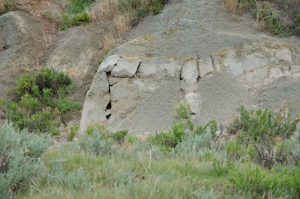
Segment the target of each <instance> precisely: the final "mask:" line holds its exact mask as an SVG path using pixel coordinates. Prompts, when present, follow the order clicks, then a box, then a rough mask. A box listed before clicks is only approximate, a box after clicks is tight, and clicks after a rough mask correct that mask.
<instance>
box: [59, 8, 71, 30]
mask: <svg viewBox="0 0 300 199" xmlns="http://www.w3.org/2000/svg"><path fill="white" fill-rule="evenodd" d="M61 16H62V18H61V22H62V26H61V27H60V28H59V29H60V30H66V29H68V28H70V27H71V26H72V23H73V22H72V21H71V20H70V19H69V17H68V16H67V15H65V14H64V13H63V12H61Z"/></svg>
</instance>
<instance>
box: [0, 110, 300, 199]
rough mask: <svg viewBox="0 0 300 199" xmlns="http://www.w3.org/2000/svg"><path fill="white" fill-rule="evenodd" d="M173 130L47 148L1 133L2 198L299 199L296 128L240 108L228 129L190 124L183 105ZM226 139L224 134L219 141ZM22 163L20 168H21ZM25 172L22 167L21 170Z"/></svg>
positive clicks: (90, 133) (96, 134) (36, 138)
mask: <svg viewBox="0 0 300 199" xmlns="http://www.w3.org/2000/svg"><path fill="white" fill-rule="evenodd" d="M174 113H175V114H174V116H175V120H174V122H175V123H174V126H173V128H172V129H171V130H170V131H168V132H163V131H162V132H159V133H157V134H156V135H153V136H151V137H149V138H148V140H147V141H141V140H140V139H138V138H137V137H135V136H134V135H128V136H126V134H127V132H126V131H120V132H116V133H111V132H109V131H107V130H106V128H105V127H104V126H102V125H96V126H94V127H90V128H88V130H87V131H86V133H85V134H84V135H82V136H80V137H79V138H78V139H76V140H74V141H73V142H71V143H68V144H64V145H60V146H52V147H50V148H49V146H50V145H49V137H48V136H44V135H36V134H32V133H28V132H26V131H22V132H19V131H16V130H14V128H13V127H12V126H11V125H9V124H7V123H4V124H2V125H1V127H0V134H1V142H0V148H1V151H2V153H1V156H0V160H1V164H0V166H1V167H0V168H1V170H0V171H1V174H0V178H1V181H0V182H1V183H0V196H1V198H4V197H14V196H15V197H16V198H58V197H64V198H201V199H202V198H299V197H300V195H299V193H300V190H299V183H300V181H299V179H300V168H299V166H300V141H299V138H300V134H299V132H300V124H299V118H297V119H296V120H290V117H289V113H288V111H287V110H284V112H283V113H286V115H285V117H282V115H280V114H273V113H271V112H270V111H269V110H268V109H265V110H257V111H254V110H253V109H252V110H245V109H244V107H243V106H241V107H240V115H239V117H238V118H237V119H236V120H235V121H234V122H232V123H231V124H230V125H229V126H228V127H227V129H228V132H229V133H232V135H231V136H234V135H235V136H234V137H236V138H235V139H234V140H232V139H231V140H227V141H225V140H226V139H224V138H226V137H228V134H227V133H225V132H224V131H222V130H223V127H222V128H221V129H222V130H221V133H220V131H218V133H217V134H216V133H215V131H217V128H216V123H215V122H214V121H211V122H209V123H208V124H207V125H205V126H194V125H193V124H192V123H191V122H190V120H189V117H190V112H189V109H188V105H184V104H181V105H180V106H177V107H175V111H174ZM224 134H227V135H226V136H225V137H224ZM21 165H22V166H21ZM20 168H22V170H20Z"/></svg>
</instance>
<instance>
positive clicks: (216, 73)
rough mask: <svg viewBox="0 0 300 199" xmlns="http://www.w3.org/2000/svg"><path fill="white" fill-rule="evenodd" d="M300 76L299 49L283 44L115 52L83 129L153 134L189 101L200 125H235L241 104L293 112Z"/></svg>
mask: <svg viewBox="0 0 300 199" xmlns="http://www.w3.org/2000/svg"><path fill="white" fill-rule="evenodd" d="M152 39H154V38H152V37H151V36H149V37H142V38H138V39H135V40H133V41H131V42H129V43H127V44H124V45H125V46H126V45H136V43H142V44H143V43H147V42H151V40H152ZM121 48H122V46H121ZM117 52H118V51H117ZM299 80H300V49H299V48H295V47H293V46H291V45H288V44H282V43H272V42H267V43H259V44H258V43H255V44H252V45H247V44H243V45H237V46H235V47H232V48H224V49H222V50H219V51H217V52H215V53H212V54H211V55H210V56H207V57H205V58H202V59H201V58H200V59H198V58H196V59H194V58H192V57H191V58H189V59H181V58H179V57H175V56H169V57H141V56H135V55H132V54H129V55H128V54H113V55H112V54H110V56H108V57H107V58H106V60H105V61H104V62H103V63H102V64H101V65H100V67H99V69H98V71H97V73H96V75H95V77H94V79H93V83H92V86H91V88H90V90H89V91H88V93H87V96H86V100H85V103H84V106H83V111H82V117H81V122H80V128H81V132H82V131H83V130H84V129H85V128H86V127H87V126H89V125H92V124H94V123H107V124H108V126H109V127H110V128H111V129H114V130H118V129H128V130H129V131H130V132H131V133H144V134H147V133H153V132H155V131H159V130H161V129H167V128H168V127H170V126H171V125H172V122H173V119H172V117H171V113H172V110H173V106H174V104H178V103H180V102H182V103H189V104H190V105H191V112H192V113H193V117H192V120H193V121H194V122H195V123H196V124H204V123H206V122H208V121H209V120H213V119H215V120H216V121H217V122H218V123H220V122H221V123H226V122H229V121H230V120H231V119H232V117H235V115H236V113H237V109H238V107H239V105H242V104H244V105H245V106H246V107H248V108H249V107H255V108H264V107H269V108H271V109H272V110H274V111H276V110H277V111H279V110H280V108H282V107H283V106H285V105H287V106H288V108H289V110H290V111H291V112H292V113H293V114H294V115H293V116H295V114H297V113H299V112H300V108H299V107H300V101H299V99H300V83H299Z"/></svg>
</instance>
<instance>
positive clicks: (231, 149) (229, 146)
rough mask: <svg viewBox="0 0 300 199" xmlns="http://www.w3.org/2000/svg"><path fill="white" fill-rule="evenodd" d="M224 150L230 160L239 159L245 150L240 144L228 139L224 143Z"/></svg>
mask: <svg viewBox="0 0 300 199" xmlns="http://www.w3.org/2000/svg"><path fill="white" fill-rule="evenodd" d="M226 152H227V157H228V158H229V159H230V160H239V159H240V158H241V157H242V156H244V155H245V154H246V151H245V150H244V148H243V147H242V145H240V144H238V143H236V142H232V141H229V142H227V143H226Z"/></svg>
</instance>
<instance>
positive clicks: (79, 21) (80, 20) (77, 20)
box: [72, 12, 92, 26]
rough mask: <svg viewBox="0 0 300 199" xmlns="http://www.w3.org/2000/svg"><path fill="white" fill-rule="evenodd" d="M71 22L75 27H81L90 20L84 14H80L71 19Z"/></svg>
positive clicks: (90, 19)
mask: <svg viewBox="0 0 300 199" xmlns="http://www.w3.org/2000/svg"><path fill="white" fill-rule="evenodd" d="M72 20H73V24H74V25H75V26H81V25H84V24H85V23H89V22H91V21H92V18H91V17H90V16H89V15H88V14H87V13H86V12H82V13H81V14H77V15H76V16H75V17H73V18H72Z"/></svg>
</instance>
